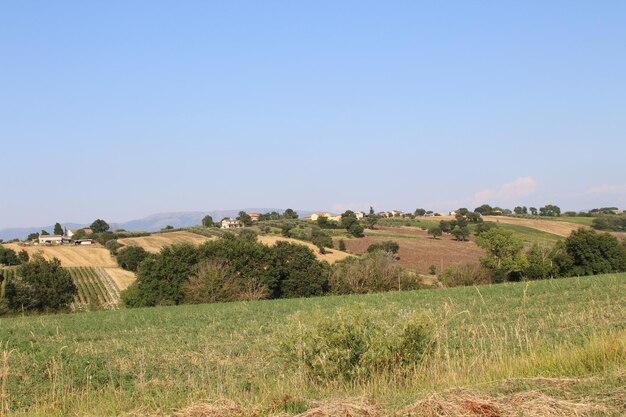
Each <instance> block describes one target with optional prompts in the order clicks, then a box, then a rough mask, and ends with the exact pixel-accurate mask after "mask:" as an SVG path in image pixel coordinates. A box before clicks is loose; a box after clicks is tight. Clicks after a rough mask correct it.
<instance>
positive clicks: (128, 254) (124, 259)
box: [108, 241, 150, 272]
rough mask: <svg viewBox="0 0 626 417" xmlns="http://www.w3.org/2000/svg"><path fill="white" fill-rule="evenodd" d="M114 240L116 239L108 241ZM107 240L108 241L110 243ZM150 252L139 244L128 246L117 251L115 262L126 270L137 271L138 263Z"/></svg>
mask: <svg viewBox="0 0 626 417" xmlns="http://www.w3.org/2000/svg"><path fill="white" fill-rule="evenodd" d="M110 242H116V241H110ZM110 242H108V243H110ZM149 255H150V254H149V253H148V252H146V250H145V249H144V248H142V247H140V246H128V247H126V248H124V249H122V250H120V251H119V252H118V253H117V264H118V265H119V266H120V268H122V269H125V270H127V271H132V272H137V269H139V265H140V264H141V262H143V260H144V259H146V258H147V257H148V256H149Z"/></svg>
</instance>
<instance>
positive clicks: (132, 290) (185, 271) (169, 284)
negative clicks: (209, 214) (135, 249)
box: [122, 244, 198, 307]
mask: <svg viewBox="0 0 626 417" xmlns="http://www.w3.org/2000/svg"><path fill="white" fill-rule="evenodd" d="M197 263H198V249H197V248H195V247H194V246H192V245H189V244H180V245H172V246H168V247H165V248H163V249H161V251H160V252H159V254H158V255H156V256H150V257H148V258H146V259H145V260H144V261H143V262H142V263H141V264H140V266H139V269H138V270H137V280H136V281H135V282H134V283H133V284H132V285H131V286H130V287H129V288H128V289H127V290H126V291H124V292H123V297H122V300H123V301H124V303H125V304H126V305H127V306H129V307H146V306H155V305H172V304H180V303H181V302H182V301H183V298H184V296H183V291H182V287H183V284H184V283H185V282H187V279H188V278H189V276H190V275H191V273H192V271H193V269H194V267H195V265H196V264H197Z"/></svg>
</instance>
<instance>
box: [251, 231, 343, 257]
mask: <svg viewBox="0 0 626 417" xmlns="http://www.w3.org/2000/svg"><path fill="white" fill-rule="evenodd" d="M257 239H258V241H259V242H261V243H263V244H265V245H268V246H273V245H274V244H276V242H281V241H283V242H289V243H295V244H298V245H304V246H306V247H308V248H310V249H311V250H312V251H313V252H314V253H315V256H317V259H319V260H321V261H327V262H328V263H331V264H332V263H334V262H337V261H340V260H342V259H345V258H347V257H348V256H351V255H350V254H349V253H346V252H342V251H340V250H339V249H326V253H325V254H323V255H322V254H321V253H320V251H319V249H318V248H317V246H315V245H314V244H312V243H311V242H305V241H303V240H298V239H291V238H288V237H282V236H264V235H259V236H258V237H257Z"/></svg>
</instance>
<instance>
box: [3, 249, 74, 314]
mask: <svg viewBox="0 0 626 417" xmlns="http://www.w3.org/2000/svg"><path fill="white" fill-rule="evenodd" d="M77 293H78V290H77V289H76V286H75V285H74V282H73V281H72V277H71V276H70V274H69V273H68V272H67V271H66V270H65V269H63V268H61V262H60V261H59V260H58V259H56V258H54V259H52V260H51V261H46V260H45V259H44V258H43V256H41V255H39V254H37V255H35V256H33V259H32V261H30V262H28V263H25V264H23V265H22V266H20V267H19V268H18V271H17V274H16V277H15V278H13V279H11V280H10V281H9V282H7V284H6V289H5V294H6V298H7V301H8V305H9V308H10V309H12V310H14V311H22V310H27V311H56V310H61V309H65V308H67V307H69V305H70V304H71V303H72V301H73V300H74V297H75V296H76V294H77Z"/></svg>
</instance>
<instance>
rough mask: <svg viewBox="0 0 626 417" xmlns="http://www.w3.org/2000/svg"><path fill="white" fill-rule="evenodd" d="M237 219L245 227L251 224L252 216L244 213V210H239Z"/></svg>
mask: <svg viewBox="0 0 626 417" xmlns="http://www.w3.org/2000/svg"><path fill="white" fill-rule="evenodd" d="M237 220H239V221H240V222H241V223H242V224H243V225H244V226H246V227H247V226H252V217H250V215H249V214H248V213H246V212H245V211H240V212H239V216H238V217H237Z"/></svg>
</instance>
